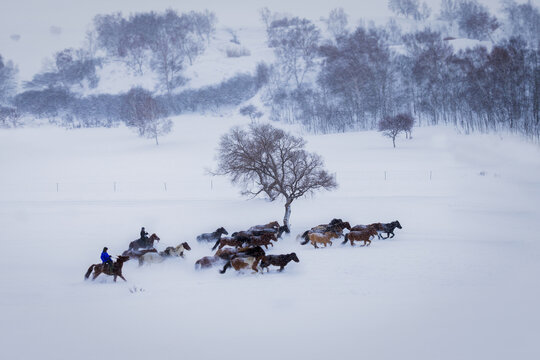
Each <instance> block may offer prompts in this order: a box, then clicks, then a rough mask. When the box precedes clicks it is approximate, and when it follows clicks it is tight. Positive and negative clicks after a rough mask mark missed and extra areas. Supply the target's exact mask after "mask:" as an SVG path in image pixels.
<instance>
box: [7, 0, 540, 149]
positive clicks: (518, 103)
mask: <svg viewBox="0 0 540 360" xmlns="http://www.w3.org/2000/svg"><path fill="white" fill-rule="evenodd" d="M388 6H389V9H390V10H391V11H392V12H393V13H394V15H395V16H393V17H392V18H390V19H389V20H388V22H387V23H386V24H384V25H375V24H373V23H367V24H366V23H362V24H361V25H355V26H354V27H353V26H351V24H350V23H349V15H348V14H346V13H345V11H344V10H343V9H334V10H332V11H331V12H330V14H328V15H327V16H326V17H325V18H324V19H322V21H318V22H314V21H311V20H308V19H305V18H301V17H297V16H289V15H284V14H278V13H274V12H272V11H270V10H269V9H268V8H264V9H261V11H260V18H261V24H262V26H264V27H265V29H266V34H267V37H266V39H261V41H266V45H267V46H268V47H270V48H272V49H273V50H274V53H275V59H276V60H275V61H274V62H272V63H264V62H261V63H258V64H254V70H253V72H252V73H242V74H238V75H236V76H234V77H233V78H230V79H227V80H224V81H223V82H221V83H219V84H215V85H213V86H207V87H203V88H198V89H192V88H188V87H187V85H186V84H187V81H188V80H189V79H187V78H185V76H186V75H185V70H186V68H187V67H189V66H191V65H192V64H193V63H195V62H196V61H197V59H198V57H199V56H200V55H201V54H203V53H204V52H205V51H206V49H207V47H208V46H209V45H210V44H211V43H212V41H213V37H214V34H215V32H216V24H217V18H216V16H215V14H214V13H212V12H211V11H204V12H189V13H178V12H176V11H174V10H167V11H165V12H163V13H157V12H147V13H136V14H131V15H129V16H127V17H125V16H123V15H122V14H120V13H115V14H107V15H97V16H96V17H95V18H94V20H93V27H92V30H91V31H89V32H88V33H87V38H86V42H85V46H84V47H83V48H80V49H65V50H63V51H60V52H58V53H56V54H54V55H53V61H52V66H51V67H50V69H48V70H47V71H44V72H41V73H39V74H36V75H35V76H34V77H33V79H32V80H31V81H28V82H26V83H24V84H18V83H17V66H16V64H14V63H13V62H12V61H9V60H7V59H4V58H3V57H2V56H1V55H0V126H3V127H16V126H19V125H21V123H22V119H28V118H36V119H43V118H44V119H48V120H49V121H50V122H52V123H55V124H58V125H60V126H65V127H97V126H105V127H110V126H116V125H118V124H119V123H125V124H127V125H128V126H133V127H136V128H137V129H138V130H139V132H140V133H141V135H143V134H144V133H145V132H148V131H150V132H152V131H154V133H153V135H154V136H156V141H157V133H155V132H156V131H157V130H156V129H157V128H158V127H159V126H158V127H156V124H157V125H159V122H162V123H161V125H160V126H161V129H162V130H161V131H166V130H167V127H168V125H167V123H166V122H163V121H165V120H164V119H166V118H167V117H170V116H173V115H178V114H181V113H185V112H204V111H209V110H210V111H219V110H220V109H222V108H223V107H235V106H239V105H241V104H245V103H249V100H250V99H251V98H253V97H254V96H255V95H256V94H258V93H259V94H260V95H261V98H262V99H263V102H264V105H265V109H262V110H263V111H265V112H267V113H268V115H269V118H270V119H272V120H276V121H283V122H287V123H301V124H302V125H303V126H304V127H305V128H306V129H308V130H309V131H312V132H316V133H317V132H321V133H328V132H345V131H351V130H361V129H376V128H377V126H378V124H379V123H380V122H381V120H383V119H385V118H387V117H389V116H395V115H396V114H403V113H406V114H410V115H412V116H413V117H414V119H415V121H416V125H418V126H422V125H432V124H452V125H455V126H456V127H458V128H459V129H461V130H463V131H465V132H472V131H481V132H486V131H511V132H514V133H519V134H522V135H524V136H526V137H528V138H531V139H534V140H536V141H538V140H539V139H540V111H539V103H540V67H539V61H540V11H539V9H538V7H536V6H535V5H534V4H532V3H531V2H527V3H524V4H517V3H515V2H514V1H513V0H505V1H503V2H502V3H501V9H502V11H501V14H502V16H501V17H500V18H497V17H495V16H494V15H492V14H491V13H490V12H489V10H488V9H487V8H486V7H485V6H483V5H482V4H481V3H479V2H477V1H476V0H442V2H441V10H440V13H438V14H433V13H432V11H431V9H430V8H429V7H428V6H427V5H426V4H425V3H420V1H419V0H389V1H388ZM229 31H230V34H231V40H230V41H231V43H236V44H238V46H237V47H236V48H231V49H229V50H227V54H226V56H228V57H240V56H249V55H250V51H249V49H246V48H244V47H242V46H240V45H239V42H238V39H237V38H236V34H235V32H234V30H229ZM463 39H467V40H463ZM463 41H468V42H469V43H472V44H473V45H472V46H468V47H467V48H465V50H457V51H456V50H454V48H453V45H459V43H460V42H463ZM109 62H118V63H121V64H122V65H123V66H124V67H125V69H126V70H127V71H130V72H131V73H133V74H135V75H139V76H144V75H145V74H147V73H149V72H151V73H152V74H154V75H157V78H158V79H159V80H158V82H159V83H158V86H157V88H156V89H154V91H150V90H147V89H143V88H139V87H134V88H132V89H131V90H129V91H128V92H126V93H124V94H104V93H100V94H99V95H87V93H88V92H87V90H89V89H99V82H100V79H99V76H98V74H99V71H98V70H99V68H100V67H102V66H104V65H105V64H107V63H109ZM255 65H256V66H255ZM19 85H22V86H19ZM20 88H22V92H21V91H18V89H20ZM94 93H95V91H94ZM244 109H245V108H244ZM255 110H258V109H255V108H253V111H252V112H250V114H252V113H255V114H258V116H259V117H260V116H261V114H262V113H261V112H258V111H257V112H255ZM244 113H245V111H244ZM250 117H251V115H250ZM149 124H150V125H149ZM169 128H170V127H169ZM152 129H153V130H152Z"/></svg>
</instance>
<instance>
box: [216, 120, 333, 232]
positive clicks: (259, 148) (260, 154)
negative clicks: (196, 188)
mask: <svg viewBox="0 0 540 360" xmlns="http://www.w3.org/2000/svg"><path fill="white" fill-rule="evenodd" d="M304 145H305V141H304V139H302V138H300V137H295V136H293V135H291V134H289V133H286V132H285V131H283V130H281V129H277V128H274V127H273V126H271V125H268V124H262V125H256V124H251V125H250V127H249V130H248V131H246V130H242V129H241V128H239V127H234V128H233V129H231V131H230V132H229V133H227V134H225V135H223V136H222V138H221V141H220V144H219V149H218V166H217V171H216V172H214V174H215V175H227V176H229V177H230V178H231V181H232V183H233V184H238V185H241V186H242V187H243V191H242V195H246V196H251V197H256V196H257V195H260V194H264V195H266V196H267V197H268V199H269V200H270V201H274V200H276V199H278V198H280V197H282V198H283V199H285V215H284V217H283V223H284V225H287V226H289V218H290V216H291V204H292V202H293V201H294V200H295V199H298V198H300V197H302V196H304V195H306V194H311V193H314V192H315V191H316V190H320V189H325V190H332V189H334V188H336V187H337V183H336V180H335V178H334V176H332V175H330V174H329V173H328V172H327V171H326V170H325V169H324V168H323V167H324V164H323V161H322V159H321V157H320V156H319V155H317V154H313V153H309V152H307V151H306V150H304Z"/></svg>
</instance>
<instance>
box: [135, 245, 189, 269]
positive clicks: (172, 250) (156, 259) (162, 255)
mask: <svg viewBox="0 0 540 360" xmlns="http://www.w3.org/2000/svg"><path fill="white" fill-rule="evenodd" d="M184 250H191V248H190V247H189V245H188V243H187V242H183V243H181V244H180V245H178V246H176V247H172V246H169V247H167V248H166V249H165V251H161V252H159V253H155V252H149V253H146V254H144V255H142V256H141V257H139V266H141V265H143V264H156V263H161V262H163V261H165V259H167V258H170V257H184Z"/></svg>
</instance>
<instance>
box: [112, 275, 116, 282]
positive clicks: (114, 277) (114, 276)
mask: <svg viewBox="0 0 540 360" xmlns="http://www.w3.org/2000/svg"><path fill="white" fill-rule="evenodd" d="M113 279H114V282H116V274H114V275H113Z"/></svg>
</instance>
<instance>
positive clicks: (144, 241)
mask: <svg viewBox="0 0 540 360" xmlns="http://www.w3.org/2000/svg"><path fill="white" fill-rule="evenodd" d="M154 241H159V237H158V236H157V235H156V234H152V235H150V237H149V238H141V239H137V240H135V241H132V242H130V243H129V250H139V249H148V248H153V247H154Z"/></svg>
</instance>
